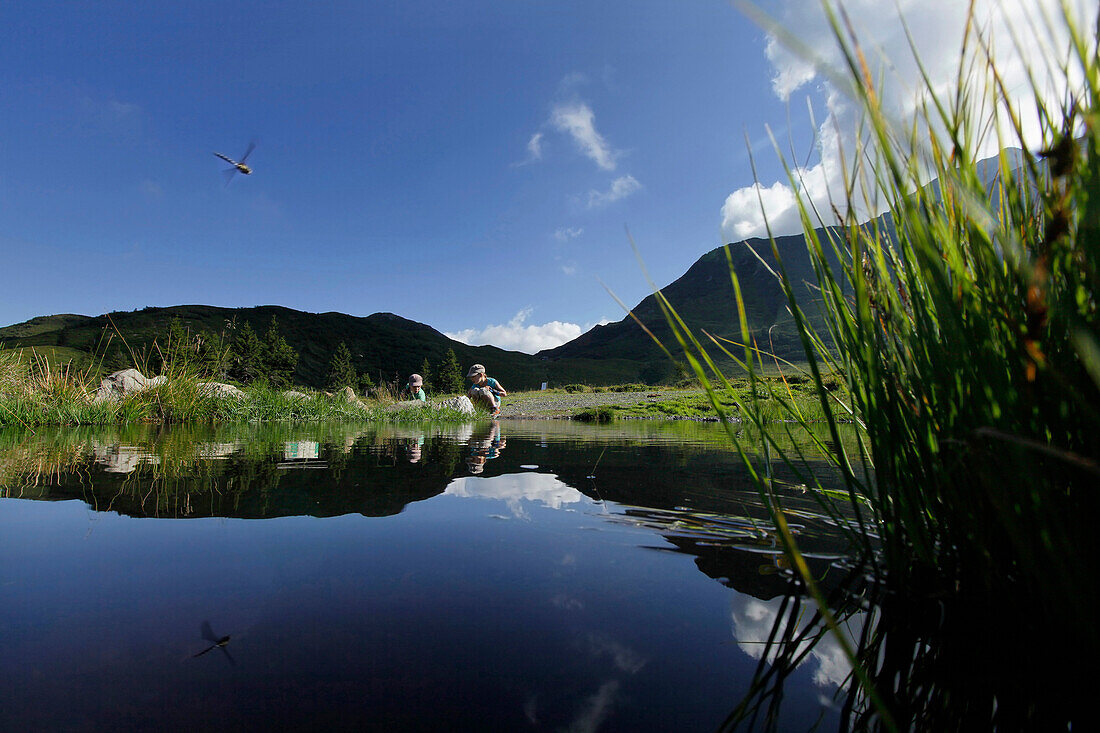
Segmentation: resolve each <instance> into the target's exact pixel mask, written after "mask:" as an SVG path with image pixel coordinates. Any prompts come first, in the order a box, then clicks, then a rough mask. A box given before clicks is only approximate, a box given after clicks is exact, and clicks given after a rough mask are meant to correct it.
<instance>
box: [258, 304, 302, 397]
mask: <svg viewBox="0 0 1100 733" xmlns="http://www.w3.org/2000/svg"><path fill="white" fill-rule="evenodd" d="M296 366H298V352H297V351H295V350H294V349H293V348H291V346H290V344H288V343H287V342H286V339H285V338H283V337H282V336H281V335H280V334H279V324H278V322H277V321H276V320H275V316H272V317H271V325H269V326H268V327H267V333H266V334H265V335H264V369H263V371H264V373H265V375H266V376H267V379H268V382H269V383H270V384H271V386H272V387H289V386H290V383H291V380H292V378H293V376H294V368H295V367H296Z"/></svg>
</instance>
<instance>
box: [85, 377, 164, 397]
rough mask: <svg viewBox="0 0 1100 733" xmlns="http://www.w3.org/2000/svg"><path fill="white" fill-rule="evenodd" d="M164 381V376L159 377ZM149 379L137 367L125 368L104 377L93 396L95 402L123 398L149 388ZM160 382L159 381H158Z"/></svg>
mask: <svg viewBox="0 0 1100 733" xmlns="http://www.w3.org/2000/svg"><path fill="white" fill-rule="evenodd" d="M159 379H161V380H162V381H163V377H159ZM149 381H150V380H149V379H147V378H146V377H145V375H144V374H142V373H141V372H139V371H138V370H137V369H123V370H122V371H118V372H115V373H114V374H111V375H109V376H106V377H104V378H103V381H101V382H100V383H99V389H97V390H96V391H95V396H94V397H93V398H92V400H93V401H94V402H103V401H104V400H118V399H122V398H123V397H125V396H126V395H128V394H134V393H135V392H140V391H141V390H143V389H148V388H149V386H150V385H149ZM158 384H159V382H158Z"/></svg>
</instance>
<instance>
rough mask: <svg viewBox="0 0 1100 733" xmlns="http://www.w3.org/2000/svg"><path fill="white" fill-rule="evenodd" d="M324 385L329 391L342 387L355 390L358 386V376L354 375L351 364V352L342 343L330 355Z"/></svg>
mask: <svg viewBox="0 0 1100 733" xmlns="http://www.w3.org/2000/svg"><path fill="white" fill-rule="evenodd" d="M326 384H327V385H328V388H329V389H331V390H337V389H343V388H344V387H351V388H352V389H355V388H356V387H358V386H359V375H357V374H356V373H355V367H354V366H353V365H352V363H351V351H349V350H348V345H347V344H345V343H344V342H343V341H341V342H340V345H339V346H337V347H336V352H335V353H334V354H333V355H332V361H331V362H329V366H328V380H327V381H326Z"/></svg>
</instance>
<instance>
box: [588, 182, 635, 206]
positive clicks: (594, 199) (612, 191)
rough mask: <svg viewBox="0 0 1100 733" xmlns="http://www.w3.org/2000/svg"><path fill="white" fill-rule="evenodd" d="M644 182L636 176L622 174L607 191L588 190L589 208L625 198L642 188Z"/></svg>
mask: <svg viewBox="0 0 1100 733" xmlns="http://www.w3.org/2000/svg"><path fill="white" fill-rule="evenodd" d="M641 187H642V184H640V183H638V179H636V178H635V177H634V176H630V175H627V176H620V177H619V178H616V179H615V180H614V181H612V182H611V188H609V189H608V190H607V191H596V190H592V191H589V192H588V208H590V209H595V208H597V207H600V206H606V205H607V204H610V203H613V202H615V201H619V200H621V199H625V198H626V197H627V196H629V195H630V194H632V193H634V192H635V191H638V190H639V189H641Z"/></svg>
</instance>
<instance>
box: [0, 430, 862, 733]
mask: <svg viewBox="0 0 1100 733" xmlns="http://www.w3.org/2000/svg"><path fill="white" fill-rule="evenodd" d="M632 430H633V431H634V432H632ZM506 432H507V437H505V433H506ZM721 441H722V436H721V435H720V434H719V433H717V432H716V431H711V432H707V431H706V429H705V428H704V429H700V428H699V426H688V427H687V428H686V429H685V428H684V427H680V426H676V429H673V430H669V431H667V432H661V431H660V430H657V429H655V428H654V427H653V426H650V425H639V426H637V428H634V427H633V426H615V427H614V428H613V429H610V430H601V429H600V428H598V427H593V426H580V428H579V429H578V426H575V425H571V424H568V423H558V424H521V425H516V426H513V425H512V424H509V423H505V424H503V426H502V424H500V423H481V424H474V425H468V426H430V425H427V426H378V425H372V426H362V425H351V426H340V425H318V426H305V427H303V426H280V425H267V426H264V425H257V426H245V427H240V428H227V427H211V428H202V429H200V428H193V427H192V428H171V429H162V428H150V427H137V428H111V429H108V430H99V431H94V430H91V431H90V430H74V431H58V432H56V433H52V434H40V435H35V436H32V435H29V434H22V433H13V432H7V433H3V432H0V496H2V497H9V498H22V499H38V500H49V501H52V502H55V503H54V504H51V505H47V504H42V503H41V502H20V503H11V502H8V503H3V502H0V524H2V525H3V526H0V537H4V538H5V539H3V540H0V545H3V547H2V550H3V551H4V552H5V555H6V556H7V557H8V559H9V570H8V571H7V573H8V574H7V576H5V577H6V578H7V580H5V581H4V582H5V584H4V585H0V601H2V602H3V603H4V606H5V607H6V608H8V609H11V613H10V614H9V617H8V618H7V619H5V620H0V634H2V635H4V636H5V638H17V639H20V641H19V643H18V644H16V645H15V648H14V652H15V653H14V655H13V656H12V657H11V658H10V661H9V662H8V663H3V662H0V689H2V688H3V686H2V683H3V681H5V680H7V679H9V678H8V677H7V676H6V675H15V674H17V671H16V670H17V667H18V666H19V664H17V662H19V663H22V662H25V661H26V659H27V656H28V654H29V653H30V652H29V651H28V650H29V649H30V646H29V642H28V641H27V635H28V634H30V633H31V632H30V631H29V629H32V628H34V626H35V624H38V623H40V622H39V621H38V620H37V619H47V621H46V622H45V623H48V624H49V625H51V628H54V629H56V630H57V633H56V634H55V635H54V636H53V637H51V638H50V640H48V641H47V642H46V644H45V646H44V648H52V651H50V653H49V654H47V655H46V658H47V659H51V660H52V659H55V660H58V661H56V662H42V663H41V664H38V663H36V664H38V666H37V667H36V668H39V669H40V671H41V673H42V674H44V675H45V676H46V678H50V677H51V675H52V676H53V677H56V678H57V679H59V680H65V679H68V678H67V677H65V675H66V674H68V673H65V672H63V671H62V670H63V667H62V666H61V664H60V661H59V660H60V659H62V658H63V657H65V656H66V655H68V656H71V657H77V658H86V659H95V660H97V661H96V663H95V664H93V665H91V666H90V668H89V667H87V666H85V669H87V670H88V671H91V670H92V669H97V670H100V671H101V672H102V673H103V678H102V679H103V682H102V684H103V685H110V684H118V685H120V686H122V685H124V684H127V683H129V682H132V681H133V679H135V678H136V676H141V677H147V676H150V675H152V676H154V677H156V678H157V679H161V678H163V680H164V684H165V685H173V684H174V685H180V686H181V689H184V690H187V689H191V686H193V685H197V684H199V682H198V681H196V679H193V676H195V675H199V676H201V675H206V674H211V675H212V674H215V673H218V674H223V675H224V674H226V673H227V672H231V673H232V674H234V675H238V676H237V677H234V678H233V680H232V681H230V684H229V688H228V691H227V692H226V693H225V694H226V695H227V700H228V701H229V702H227V703H226V706H228V705H230V704H233V705H240V706H246V708H242V709H250V710H265V709H271V710H279V711H282V712H281V713H280V714H286V715H288V716H289V717H287V718H286V719H285V720H283V719H279V718H275V717H273V718H264V720H266V721H267V722H271V721H272V720H276V719H278V720H279V721H280V724H285V725H288V726H291V727H293V726H294V725H300V724H309V725H313V726H316V725H319V724H321V722H320V721H323V720H326V718H325V717H324V715H322V716H321V717H320V718H315V719H305V718H301V717H294V716H295V715H299V716H300V715H303V714H304V713H303V712H301V711H298V712H292V713H288V712H287V710H286V706H285V704H279V703H273V702H272V701H273V700H277V699H278V695H279V694H285V691H286V690H288V689H298V688H299V686H302V685H304V686H305V688H308V689H309V691H310V694H311V695H314V696H316V700H317V702H316V704H315V705H313V706H312V707H308V706H306V707H303V708H302V710H305V709H307V707H308V709H309V710H312V711H314V712H315V713H316V712H317V710H318V708H326V709H330V710H331V711H333V712H331V713H330V715H333V716H335V715H336V714H337V712H339V714H340V715H342V716H343V717H341V718H333V720H336V719H339V720H343V721H344V722H343V725H345V726H346V725H362V726H372V725H373V726H375V727H377V726H378V725H383V724H385V725H387V726H388V727H389V728H391V729H406V730H409V729H423V728H425V727H432V725H433V723H434V724H435V725H438V726H442V727H447V728H450V729H470V730H475V729H484V727H486V726H488V727H494V726H495V727H498V728H501V729H514V728H516V727H519V726H532V727H534V728H535V729H546V730H561V729H566V730H597V729H616V730H623V729H629V730H669V729H676V728H689V729H697V728H707V729H710V728H713V727H714V726H715V725H717V724H718V723H720V721H721V720H722V719H723V718H724V716H725V714H726V713H728V711H729V708H730V707H731V705H732V704H733V703H735V702H736V700H737V699H738V697H739V696H740V695H741V694H743V693H744V692H745V686H746V685H747V684H748V680H749V679H750V678H751V674H752V669H753V667H754V666H755V660H757V659H758V658H759V657H760V655H761V654H762V651H761V648H760V645H759V644H758V643H755V642H757V641H758V640H759V639H760V633H761V629H762V628H763V625H764V624H766V623H768V622H769V619H771V620H774V619H775V618H776V617H777V615H778V614H779V613H780V612H781V611H780V606H779V605H777V604H778V603H779V602H778V601H777V600H774V599H779V598H781V597H783V595H784V594H785V593H788V592H789V591H790V588H791V586H790V575H789V573H788V572H787V570H786V568H784V567H782V564H781V563H777V561H776V558H777V557H779V554H778V548H777V543H776V538H775V530H774V527H772V526H771V525H770V522H769V521H768V516H769V515H768V511H767V508H766V507H765V506H763V505H762V504H761V501H760V498H759V497H758V496H757V494H756V493H755V491H754V490H752V489H751V487H750V484H749V482H748V481H747V479H746V478H745V476H744V473H743V469H742V467H741V466H740V463H739V460H738V459H737V457H736V456H734V455H733V454H732V453H731V452H730V451H729V450H726V449H723V448H722V445H723V443H722V442H721ZM471 458H476V459H479V460H475V461H473V465H474V466H476V470H475V469H474V468H472V467H471ZM304 469H310V470H304ZM74 499H75V500H78V501H79V502H80V503H79V504H77V503H76V502H72V501H65V500H74ZM786 500H787V504H788V507H789V508H790V513H789V523H790V524H791V526H792V528H793V529H794V531H795V532H796V533H797V534H798V537H799V541H800V543H801V544H802V546H803V549H805V550H807V552H808V553H809V554H810V555H812V556H813V557H814V558H815V559H814V560H813V562H815V563H817V565H815V573H816V574H818V575H819V576H820V577H821V578H822V582H823V585H826V586H827V585H828V583H829V582H830V578H829V565H830V563H831V562H832V560H833V559H835V558H838V557H842V556H843V539H842V538H841V537H840V536H839V535H838V533H837V532H836V531H835V530H836V527H835V525H834V523H833V522H834V520H833V519H831V518H829V517H823V516H820V515H818V514H817V513H815V511H814V505H813V502H812V500H811V499H810V498H809V497H807V496H804V495H803V494H801V493H800V492H799V490H797V489H796V488H792V489H791V491H790V492H789V495H788V496H787V497H786ZM81 507H84V508H83V509H81ZM399 515H400V516H399ZM19 517H23V518H22V519H19ZM151 517H155V518H166V519H186V520H187V521H185V522H144V521H138V520H142V519H145V518H151ZM241 519H267V520H271V521H266V522H241V521H237V520H241ZM501 519H506V520H516V519H519V520H523V521H498V520H501ZM211 520H213V521H211ZM93 527H94V529H95V533H94V534H92V535H89V534H88V533H89V532H90V531H91V529H92V528H93ZM37 536H43V537H45V536H49V537H55V538H59V539H58V541H57V542H52V543H49V545H48V549H47V550H42V549H39V550H34V551H33V552H32V551H31V549H30V548H31V547H32V546H34V547H39V545H36V544H35V540H34V539H33V538H34V537H37ZM36 553H37V554H36ZM74 558H79V560H74ZM24 568H25V572H24ZM40 577H50V578H52V579H53V580H52V581H51V583H52V584H46V583H44V582H41V581H40V580H38V578H40ZM715 580H716V581H718V582H713V581H715ZM735 591H736V592H735ZM63 608H71V609H78V610H76V611H73V612H69V613H68V614H67V615H65V614H62V613H61V609H63ZM203 619H206V620H205V621H203ZM166 623H170V624H171V625H172V627H173V628H178V629H180V631H179V632H178V639H177V640H175V641H174V642H172V643H171V644H169V646H171V648H172V650H173V654H174V655H175V657H174V659H175V660H176V661H174V662H169V661H163V662H155V663H154V662H153V661H149V660H151V659H153V657H155V656H156V655H155V654H154V653H153V652H152V651H150V650H152V649H155V648H158V647H157V645H161V646H163V645H164V643H165V642H164V639H163V636H164V634H165V633H169V634H177V632H175V631H170V632H166V628H165V626H164V625H165V624H166ZM731 623H732V627H733V631H732V633H733V638H732V639H731V637H730V633H731V630H730V629H731ZM88 627H90V628H94V629H98V630H99V631H98V632H97V634H96V635H95V637H94V638H80V637H78V634H83V635H84V636H85V637H86V632H84V631H83V629H84V628H88ZM196 627H198V628H199V630H200V634H199V637H200V638H198V639H197V638H196V633H195V630H196ZM123 628H131V629H135V631H133V635H132V637H131V638H130V639H128V640H127V641H124V642H121V641H119V640H118V632H117V630H118V629H123ZM764 638H766V636H765V637H764ZM197 641H198V642H199V643H196V642H197ZM118 644H122V647H118V648H125V649H137V650H139V651H136V652H134V654H129V653H127V654H125V655H116V654H114V653H108V652H107V651H105V649H106V648H108V647H110V646H111V645H116V646H117V645H118ZM818 649H819V650H820V651H815V652H814V654H817V655H818V656H811V657H809V659H810V660H811V661H810V662H809V663H808V665H807V669H808V670H812V671H808V672H807V675H811V676H812V678H813V679H812V684H820V685H825V686H829V685H835V684H836V682H835V680H836V677H837V675H839V674H840V673H841V672H842V669H841V668H840V667H839V666H838V665H837V663H836V660H835V659H834V658H833V656H832V655H830V654H828V653H827V651H828V650H827V648H826V647H818ZM200 654H201V655H202V656H201V658H197V657H198V655H200ZM196 658H197V659H196ZM166 659H167V658H166ZM179 659H188V660H196V662H197V663H196V664H193V665H188V666H187V667H186V668H185V669H178V668H176V667H172V666H171V665H172V664H177V663H178V660H179ZM218 660H220V661H218ZM212 662H216V664H212ZM158 665H160V666H158ZM164 665H168V666H164ZM215 667H217V668H218V670H220V671H218V670H215ZM261 670H263V671H262V672H261ZM502 670H503V671H502ZM12 679H14V678H12ZM211 679H212V680H213V679H214V678H211ZM220 681H225V680H220ZM322 681H323V682H324V684H322ZM70 682H72V681H71V680H70ZM35 684H39V683H35ZM42 684H44V683H42ZM80 684H81V685H88V684H90V683H89V682H87V680H83V681H81V682H80ZM158 684H159V683H158ZM202 684H206V683H205V682H204V683H202ZM64 686H65V685H61V687H64ZM154 687H157V686H156V685H154ZM8 689H14V688H13V687H11V686H9V687H8ZM35 689H36V690H37V691H38V692H37V694H39V695H40V697H41V699H54V698H50V694H49V691H48V690H47V689H46V688H45V687H42V686H41V684H39V686H38V687H35ZM96 689H99V690H100V691H101V692H102V688H96ZM157 689H160V691H161V693H163V694H168V693H166V692H165V691H164V690H163V689H161V688H159V687H157ZM280 691H281V692H280ZM56 694H60V693H56ZM798 694H799V693H792V695H794V696H795V697H797V696H798ZM806 695H808V697H806V698H805V699H806V700H807V701H808V702H807V703H806V705H807V706H809V707H810V708H813V710H814V711H815V712H814V715H815V716H816V715H817V714H819V712H820V711H819V708H820V704H819V703H818V702H817V697H818V694H817V692H816V689H815V690H810V691H808V692H807V693H806ZM9 697H10V696H9V695H8V694H6V693H0V702H2V703H8V702H10V700H9ZM91 697H94V696H91ZM81 704H83V705H86V706H93V707H94V705H96V704H97V703H96V702H95V701H94V700H91V699H90V698H89V699H87V700H85V702H84V703H81ZM74 705H76V707H79V705H77V704H76V703H74ZM135 705H137V703H135ZM265 705H266V706H268V707H265ZM226 706H221V705H219V706H217V711H218V712H219V713H221V714H228V715H230V718H229V720H230V721H231V722H232V723H235V724H237V725H238V727H256V726H257V724H258V723H257V721H256V720H251V719H242V718H240V717H236V718H234V717H232V716H233V713H230V712H227V710H226ZM272 706H273V707H272ZM3 707H4V705H0V708H3ZM11 709H12V710H21V711H22V712H21V713H19V714H20V715H22V716H23V717H21V718H15V717H7V718H5V717H4V715H5V714H4V713H0V727H20V726H18V725H5V723H7V724H15V723H20V722H27V721H34V722H39V723H41V722H43V718H40V717H35V716H36V715H43V716H44V715H46V714H45V713H43V712H41V711H39V712H37V713H36V712H34V711H30V710H28V708H27V707H26V706H25V705H17V706H16V707H14V708H11ZM152 709H155V706H153V707H150V708H149V710H152ZM796 709H797V708H796ZM149 714H150V715H151V714H152V713H149ZM174 714H175V715H177V717H176V718H174V719H173V720H172V721H169V722H175V723H180V722H181V721H182V720H185V719H186V717H187V716H186V715H184V714H183V713H174ZM12 715H15V714H14V713H12ZM236 715H238V716H239V713H237V714H236ZM271 715H274V713H271ZM379 716H381V717H379ZM97 720H102V719H97ZM143 720H145V722H147V723H150V724H153V723H155V722H158V721H156V720H155V718H149V719H143ZM46 722H53V723H64V722H65V721H58V720H56V719H49V720H47V721H46ZM159 722H163V721H159ZM227 724H229V723H227ZM40 727H51V726H49V725H45V726H40ZM60 727H66V726H65V725H61V726H60ZM67 727H74V728H77V729H79V728H81V727H82V726H80V725H74V726H67ZM85 727H91V726H85ZM160 727H169V728H170V727H177V726H174V725H165V726H160Z"/></svg>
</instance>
